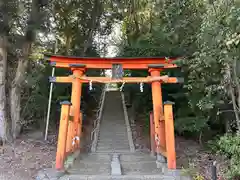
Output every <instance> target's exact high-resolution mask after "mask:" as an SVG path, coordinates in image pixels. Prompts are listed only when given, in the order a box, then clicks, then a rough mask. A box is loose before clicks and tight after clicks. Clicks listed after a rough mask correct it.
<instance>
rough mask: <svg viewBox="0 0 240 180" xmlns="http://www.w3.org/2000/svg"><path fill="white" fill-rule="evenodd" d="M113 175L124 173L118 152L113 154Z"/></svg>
mask: <svg viewBox="0 0 240 180" xmlns="http://www.w3.org/2000/svg"><path fill="white" fill-rule="evenodd" d="M111 175H113V176H116V175H117V176H120V175H122V170H121V164H120V160H119V155H118V154H113V156H112V162H111Z"/></svg>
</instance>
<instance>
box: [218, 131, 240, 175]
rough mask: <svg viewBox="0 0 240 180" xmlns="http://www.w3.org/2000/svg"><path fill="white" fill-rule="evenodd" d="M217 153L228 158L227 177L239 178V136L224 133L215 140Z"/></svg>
mask: <svg viewBox="0 0 240 180" xmlns="http://www.w3.org/2000/svg"><path fill="white" fill-rule="evenodd" d="M214 148H215V149H216V150H217V152H218V153H221V154H222V155H225V156H227V157H228V158H229V159H230V167H229V169H228V171H227V174H226V175H227V177H228V178H229V179H239V178H240V136H239V135H232V134H226V135H224V136H222V137H220V139H219V140H217V142H216V144H215V147H214Z"/></svg>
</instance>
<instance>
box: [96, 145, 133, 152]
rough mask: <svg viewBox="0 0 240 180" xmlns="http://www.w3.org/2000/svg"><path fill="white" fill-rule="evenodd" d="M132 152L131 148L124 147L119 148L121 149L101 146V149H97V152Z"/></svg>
mask: <svg viewBox="0 0 240 180" xmlns="http://www.w3.org/2000/svg"><path fill="white" fill-rule="evenodd" d="M122 150H124V151H127V150H128V151H130V148H129V147H122V146H119V147H108V146H107V147H104V146H100V147H97V151H99V152H101V151H104V152H105V151H112V152H115V151H122Z"/></svg>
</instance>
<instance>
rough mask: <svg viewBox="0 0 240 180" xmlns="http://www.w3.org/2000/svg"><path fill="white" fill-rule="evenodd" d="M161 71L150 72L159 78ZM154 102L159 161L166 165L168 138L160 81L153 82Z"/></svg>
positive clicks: (153, 69) (157, 69) (153, 70)
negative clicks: (165, 152)
mask: <svg viewBox="0 0 240 180" xmlns="http://www.w3.org/2000/svg"><path fill="white" fill-rule="evenodd" d="M161 70H162V69H161V68H150V69H149V72H150V74H151V76H152V77H156V76H157V77H158V76H160V73H161ZM152 101H153V120H154V129H155V144H156V152H157V161H158V162H160V163H165V162H166V158H165V157H164V156H163V155H162V152H164V151H166V136H165V122H164V114H163V100H162V88H161V82H160V81H154V82H152Z"/></svg>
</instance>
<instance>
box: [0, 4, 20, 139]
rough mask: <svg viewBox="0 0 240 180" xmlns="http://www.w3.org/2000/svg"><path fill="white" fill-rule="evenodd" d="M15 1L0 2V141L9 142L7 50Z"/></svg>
mask: <svg viewBox="0 0 240 180" xmlns="http://www.w3.org/2000/svg"><path fill="white" fill-rule="evenodd" d="M16 8H17V1H15V0H3V1H0V141H7V140H10V138H11V136H10V132H9V130H10V125H11V123H10V122H9V120H8V116H7V96H6V84H7V55H8V53H7V50H8V36H9V31H10V27H11V23H12V19H13V17H14V15H15V14H16Z"/></svg>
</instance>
